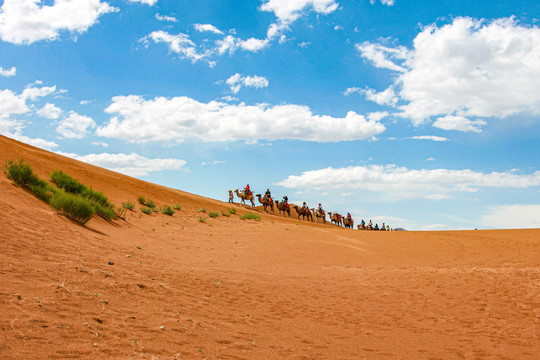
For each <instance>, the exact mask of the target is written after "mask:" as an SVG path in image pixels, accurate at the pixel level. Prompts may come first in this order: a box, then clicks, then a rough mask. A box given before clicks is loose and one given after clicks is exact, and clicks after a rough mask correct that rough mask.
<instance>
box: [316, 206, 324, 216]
mask: <svg viewBox="0 0 540 360" xmlns="http://www.w3.org/2000/svg"><path fill="white" fill-rule="evenodd" d="M317 210H318V211H319V213H320V214H321V215H323V216H324V210H323V208H322V205H321V203H319V207H318V208H317Z"/></svg>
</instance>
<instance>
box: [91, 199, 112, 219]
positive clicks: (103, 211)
mask: <svg viewBox="0 0 540 360" xmlns="http://www.w3.org/2000/svg"><path fill="white" fill-rule="evenodd" d="M86 199H88V200H90V204H92V206H93V207H94V210H95V211H96V214H97V215H98V216H100V217H102V218H103V219H105V220H112V219H114V218H115V217H116V211H115V210H114V205H109V204H100V203H96V202H94V201H92V199H89V198H86Z"/></svg>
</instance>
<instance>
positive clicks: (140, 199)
mask: <svg viewBox="0 0 540 360" xmlns="http://www.w3.org/2000/svg"><path fill="white" fill-rule="evenodd" d="M137 202H138V203H139V204H141V205H145V204H146V199H145V198H144V196H141V195H139V196H137Z"/></svg>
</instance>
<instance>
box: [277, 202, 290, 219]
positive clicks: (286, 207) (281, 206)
mask: <svg viewBox="0 0 540 360" xmlns="http://www.w3.org/2000/svg"><path fill="white" fill-rule="evenodd" d="M276 207H277V208H278V210H279V215H281V212H283V216H285V213H287V214H289V217H291V207H290V206H289V204H285V202H283V201H282V202H279V201H277V200H276Z"/></svg>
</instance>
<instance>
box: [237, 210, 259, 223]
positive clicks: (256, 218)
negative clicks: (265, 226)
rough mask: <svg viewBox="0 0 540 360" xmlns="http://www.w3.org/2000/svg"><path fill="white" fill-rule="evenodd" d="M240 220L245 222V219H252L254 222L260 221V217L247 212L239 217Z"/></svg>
mask: <svg viewBox="0 0 540 360" xmlns="http://www.w3.org/2000/svg"><path fill="white" fill-rule="evenodd" d="M240 219H242V220H246V219H252V220H256V221H261V215H258V214H254V213H252V212H247V213H245V214H244V215H242V216H240Z"/></svg>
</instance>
